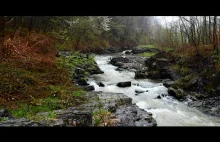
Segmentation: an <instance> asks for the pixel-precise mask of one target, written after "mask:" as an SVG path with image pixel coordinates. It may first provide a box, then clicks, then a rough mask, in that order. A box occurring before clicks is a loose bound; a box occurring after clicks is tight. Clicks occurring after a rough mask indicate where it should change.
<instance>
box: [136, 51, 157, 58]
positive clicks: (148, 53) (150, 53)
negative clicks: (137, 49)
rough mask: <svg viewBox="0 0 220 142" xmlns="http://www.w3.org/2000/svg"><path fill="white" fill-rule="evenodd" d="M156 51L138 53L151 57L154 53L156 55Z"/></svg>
mask: <svg viewBox="0 0 220 142" xmlns="http://www.w3.org/2000/svg"><path fill="white" fill-rule="evenodd" d="M155 54H156V53H154V52H144V53H141V54H138V56H142V57H151V56H153V55H155Z"/></svg>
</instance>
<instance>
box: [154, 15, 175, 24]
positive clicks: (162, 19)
mask: <svg viewBox="0 0 220 142" xmlns="http://www.w3.org/2000/svg"><path fill="white" fill-rule="evenodd" d="M155 17H157V19H159V21H160V22H161V24H163V25H165V23H166V22H168V23H170V22H172V21H176V20H178V19H179V17H178V16H155Z"/></svg>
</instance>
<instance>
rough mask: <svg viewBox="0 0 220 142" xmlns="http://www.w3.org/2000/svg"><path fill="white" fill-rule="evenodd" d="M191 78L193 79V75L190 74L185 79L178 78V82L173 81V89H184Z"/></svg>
mask: <svg viewBox="0 0 220 142" xmlns="http://www.w3.org/2000/svg"><path fill="white" fill-rule="evenodd" d="M193 77H195V75H193V74H190V75H187V76H185V77H181V78H179V79H178V80H176V81H175V84H174V88H185V87H187V86H186V83H187V82H189V81H190V79H192V78H193Z"/></svg>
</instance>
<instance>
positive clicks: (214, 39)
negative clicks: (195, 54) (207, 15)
mask: <svg viewBox="0 0 220 142" xmlns="http://www.w3.org/2000/svg"><path fill="white" fill-rule="evenodd" d="M216 20H217V16H214V23H213V47H214V50H215V49H216V48H217V46H218V45H217V24H216Z"/></svg>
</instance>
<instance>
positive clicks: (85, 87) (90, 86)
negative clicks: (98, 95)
mask: <svg viewBox="0 0 220 142" xmlns="http://www.w3.org/2000/svg"><path fill="white" fill-rule="evenodd" d="M80 88H82V89H83V90H85V91H92V90H95V87H94V86H93V85H89V86H81V87H80Z"/></svg>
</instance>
